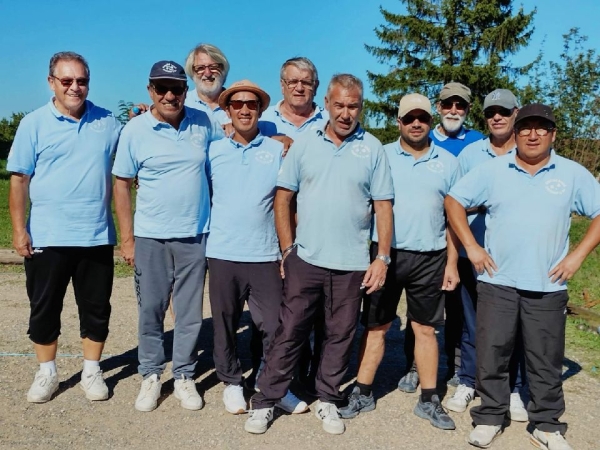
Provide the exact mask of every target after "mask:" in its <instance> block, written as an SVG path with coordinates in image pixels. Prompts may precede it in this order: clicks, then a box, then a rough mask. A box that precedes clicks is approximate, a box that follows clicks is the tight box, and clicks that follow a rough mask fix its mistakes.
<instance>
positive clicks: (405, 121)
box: [400, 114, 431, 125]
mask: <svg viewBox="0 0 600 450" xmlns="http://www.w3.org/2000/svg"><path fill="white" fill-rule="evenodd" d="M415 120H418V121H419V122H421V123H429V121H430V120H431V117H430V116H429V115H428V114H418V115H412V114H407V115H406V116H404V117H402V118H400V122H402V125H410V124H411V123H413V122H414V121H415Z"/></svg>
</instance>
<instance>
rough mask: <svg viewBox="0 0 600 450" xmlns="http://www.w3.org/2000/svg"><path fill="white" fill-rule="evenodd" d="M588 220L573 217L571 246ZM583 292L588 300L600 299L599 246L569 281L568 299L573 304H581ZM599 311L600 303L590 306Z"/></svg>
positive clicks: (583, 229)
mask: <svg viewBox="0 0 600 450" xmlns="http://www.w3.org/2000/svg"><path fill="white" fill-rule="evenodd" d="M589 225H590V220H589V219H586V218H583V217H575V218H573V223H572V225H571V233H570V237H571V248H573V247H574V246H576V245H577V244H578V243H579V242H580V241H581V239H583V236H584V235H585V233H586V231H587V229H588V227H589ZM584 292H585V293H587V296H588V297H589V299H590V300H600V246H598V247H597V248H596V249H595V250H594V251H592V253H590V255H589V256H588V257H587V258H586V260H585V261H584V263H583V264H582V265H581V268H580V269H579V271H578V272H577V273H576V274H575V276H574V277H573V278H572V279H571V281H569V301H570V302H571V303H573V304H574V305H578V306H583V304H584ZM592 310H593V311H596V312H599V313H600V305H596V306H595V307H593V308H592Z"/></svg>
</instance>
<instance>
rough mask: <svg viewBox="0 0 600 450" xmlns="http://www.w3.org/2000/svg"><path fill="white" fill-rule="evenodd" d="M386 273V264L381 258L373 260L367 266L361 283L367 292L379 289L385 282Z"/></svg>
mask: <svg viewBox="0 0 600 450" xmlns="http://www.w3.org/2000/svg"><path fill="white" fill-rule="evenodd" d="M386 274H387V266H386V265H385V264H384V263H383V261H382V260H380V259H376V260H374V261H373V262H372V263H371V265H370V266H369V268H368V269H367V273H365V277H364V278H363V285H364V286H365V287H367V288H369V289H368V290H367V294H371V293H373V292H375V291H376V290H378V289H381V288H382V287H383V285H384V284H385V276H386Z"/></svg>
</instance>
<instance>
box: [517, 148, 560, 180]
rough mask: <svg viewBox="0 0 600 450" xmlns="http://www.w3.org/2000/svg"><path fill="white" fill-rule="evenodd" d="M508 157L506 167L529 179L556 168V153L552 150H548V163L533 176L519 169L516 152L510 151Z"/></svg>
mask: <svg viewBox="0 0 600 450" xmlns="http://www.w3.org/2000/svg"><path fill="white" fill-rule="evenodd" d="M509 155H510V158H509V161H508V167H510V168H511V169H515V170H517V171H518V172H521V173H523V174H525V175H527V176H529V177H531V178H534V177H536V176H538V175H539V174H540V173H542V172H549V171H550V170H552V169H555V168H556V152H555V151H554V149H552V150H550V160H549V161H548V163H547V164H546V165H545V166H544V167H541V168H540V169H539V170H538V171H537V172H536V173H535V174H534V175H531V174H530V173H529V172H527V171H526V170H525V169H523V168H521V166H519V165H518V164H517V152H512V151H511V153H509Z"/></svg>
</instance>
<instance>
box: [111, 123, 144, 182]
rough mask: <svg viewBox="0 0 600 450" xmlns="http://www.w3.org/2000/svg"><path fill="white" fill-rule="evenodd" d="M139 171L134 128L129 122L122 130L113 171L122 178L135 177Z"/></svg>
mask: <svg viewBox="0 0 600 450" xmlns="http://www.w3.org/2000/svg"><path fill="white" fill-rule="evenodd" d="M130 124H131V122H130ZM138 171H139V161H137V160H136V158H135V149H134V144H133V139H132V128H131V127H130V126H129V124H128V125H127V126H125V128H123V131H122V132H121V137H120V139H119V144H118V145H117V154H116V156H115V162H114V164H113V169H112V173H113V175H115V176H117V177H121V178H134V177H135V176H136V175H137V173H138Z"/></svg>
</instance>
